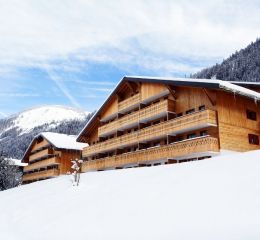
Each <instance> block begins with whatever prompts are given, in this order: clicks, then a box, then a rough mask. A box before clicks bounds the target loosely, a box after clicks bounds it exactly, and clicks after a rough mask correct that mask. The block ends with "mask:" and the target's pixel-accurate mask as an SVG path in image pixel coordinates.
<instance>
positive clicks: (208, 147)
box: [82, 136, 219, 172]
mask: <svg viewBox="0 0 260 240" xmlns="http://www.w3.org/2000/svg"><path fill="white" fill-rule="evenodd" d="M204 152H215V153H217V152H219V143H218V139H217V138H213V137H210V136H205V137H199V138H194V139H187V140H184V141H181V142H176V143H173V144H169V145H164V146H158V147H153V148H150V149H143V150H138V151H136V152H130V153H125V154H121V155H116V156H112V157H106V158H101V159H97V160H92V161H86V162H84V163H83V166H82V171H83V172H87V171H94V170H103V169H107V168H115V167H123V166H125V165H130V164H139V163H145V162H150V161H155V160H163V159H174V158H180V157H183V156H187V155H191V154H196V153H197V154H198V153H204Z"/></svg>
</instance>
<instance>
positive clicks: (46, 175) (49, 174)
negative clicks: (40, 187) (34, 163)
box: [23, 169, 59, 182]
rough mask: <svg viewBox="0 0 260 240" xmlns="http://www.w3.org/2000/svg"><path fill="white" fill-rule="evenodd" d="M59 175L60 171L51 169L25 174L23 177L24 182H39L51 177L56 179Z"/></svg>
mask: <svg viewBox="0 0 260 240" xmlns="http://www.w3.org/2000/svg"><path fill="white" fill-rule="evenodd" d="M58 175H59V170H58V169H49V170H46V171H41V172H34V173H29V174H25V175H23V182H24V181H31V180H38V179H45V178H51V177H56V176H58Z"/></svg>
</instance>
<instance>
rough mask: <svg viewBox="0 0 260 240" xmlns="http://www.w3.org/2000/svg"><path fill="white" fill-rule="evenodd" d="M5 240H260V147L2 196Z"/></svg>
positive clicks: (0, 224)
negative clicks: (254, 149)
mask: <svg viewBox="0 0 260 240" xmlns="http://www.w3.org/2000/svg"><path fill="white" fill-rule="evenodd" d="M0 236H1V239H4V240H11V239H12V240H13V239H15V240H18V239H19V240H23V239H24V240H36V239H37V240H46V239H48V240H52V239H62V240H71V239H77V240H83V239H84V240H86V239H90V240H97V239H106V240H107V239H109V240H110V239H111V240H122V239H124V240H126V239H127V240H128V239H129V240H130V239H131V240H138V239H140V240H146V239H147V240H152V239H154V240H155V239H156V240H159V239H160V240H161V239H163V240H164V239H169V240H172V239H178V240H197V239H198V240H206V239H207V240H220V239H221V240H235V239H236V240H237V239H241V240H242V239H243V240H244V239H246V240H249V239H250V240H257V239H260V150H259V151H253V152H248V153H238V154H232V155H226V156H222V157H216V158H213V159H210V160H203V161H196V162H188V163H182V164H176V165H164V166H158V167H153V168H139V169H127V170H116V171H105V172H92V173H85V174H82V178H81V183H80V186H79V187H73V186H72V184H71V182H70V177H69V176H63V177H59V178H56V179H52V180H46V181H42V182H37V183H33V184H29V185H26V186H22V187H19V188H16V189H12V190H7V191H4V192H1V193H0Z"/></svg>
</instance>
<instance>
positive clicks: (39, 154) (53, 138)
mask: <svg viewBox="0 0 260 240" xmlns="http://www.w3.org/2000/svg"><path fill="white" fill-rule="evenodd" d="M86 146H87V144H84V143H78V142H76V136H73V135H66V134H59V133H52V132H43V133H41V134H39V135H37V136H36V137H35V138H34V139H33V141H32V142H31V144H30V145H29V147H28V148H27V150H26V152H25V154H24V156H23V158H22V162H23V163H27V164H28V165H27V166H25V167H24V168H23V184H27V183H31V182H34V181H39V180H43V179H48V178H53V177H56V176H58V175H61V174H66V173H67V172H68V171H70V170H71V160H72V159H76V158H80V157H81V150H82V149H83V148H84V147H86Z"/></svg>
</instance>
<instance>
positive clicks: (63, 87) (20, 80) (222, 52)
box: [0, 0, 260, 118]
mask: <svg viewBox="0 0 260 240" xmlns="http://www.w3.org/2000/svg"><path fill="white" fill-rule="evenodd" d="M259 12H260V2H259V1H256V0H251V1H250V0H249V1H240V0H236V1H235V0H230V1H224V0H212V1H205V0H198V1H191V0H178V1H175V0H162V1H156V0H149V1H148V0H132V1H129V0H128V1H126V0H110V1H104V0H74V1H71V0H52V1H45V0H37V1H35V0H24V1H20V0H9V1H2V2H1V8H0V22H1V24H0V118H1V117H5V116H8V115H10V114H12V113H15V112H18V111H22V110H24V109H26V108H29V107H33V106H37V105H44V104H58V105H68V106H74V107H77V108H80V109H83V110H86V111H93V110H95V109H97V108H98V107H99V106H100V104H101V103H102V102H103V101H104V100H105V98H106V97H107V96H108V94H109V93H110V92H111V90H112V89H113V88H114V86H115V85H116V84H117V82H118V81H119V80H120V79H121V78H122V77H123V76H125V75H148V76H166V77H169V76H182V77H184V76H185V75H189V74H190V73H194V72H196V71H198V70H200V69H202V68H204V67H207V66H210V65H212V64H214V63H216V62H220V61H221V60H222V59H223V58H226V57H228V56H229V55H230V54H231V53H233V52H234V51H235V50H239V49H240V48H242V47H245V46H246V45H248V44H249V43H250V42H252V41H254V40H255V39H256V38H257V37H259V35H260V34H259V26H260V17H259Z"/></svg>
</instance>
